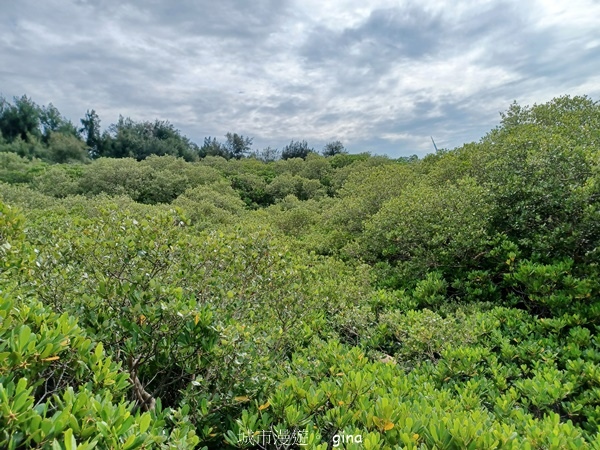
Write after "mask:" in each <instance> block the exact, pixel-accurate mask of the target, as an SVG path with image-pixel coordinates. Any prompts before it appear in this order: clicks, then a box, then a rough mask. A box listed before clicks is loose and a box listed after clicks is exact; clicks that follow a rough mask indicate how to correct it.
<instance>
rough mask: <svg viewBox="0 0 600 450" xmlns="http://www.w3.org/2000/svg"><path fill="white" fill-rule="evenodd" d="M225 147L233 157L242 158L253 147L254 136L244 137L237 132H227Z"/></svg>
mask: <svg viewBox="0 0 600 450" xmlns="http://www.w3.org/2000/svg"><path fill="white" fill-rule="evenodd" d="M225 137H226V138H227V141H226V142H225V148H226V150H227V152H228V153H229V155H230V157H231V158H235V159H241V158H243V157H244V156H246V155H247V154H248V153H250V148H251V147H252V138H249V137H244V136H242V135H241V134H237V133H227V134H226V135H225Z"/></svg>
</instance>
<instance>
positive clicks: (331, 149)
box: [322, 141, 348, 156]
mask: <svg viewBox="0 0 600 450" xmlns="http://www.w3.org/2000/svg"><path fill="white" fill-rule="evenodd" d="M322 153H323V156H335V155H339V154H340V153H348V152H347V151H346V148H345V147H344V144H342V143H341V142H340V141H332V142H328V143H327V144H325V147H323V152H322Z"/></svg>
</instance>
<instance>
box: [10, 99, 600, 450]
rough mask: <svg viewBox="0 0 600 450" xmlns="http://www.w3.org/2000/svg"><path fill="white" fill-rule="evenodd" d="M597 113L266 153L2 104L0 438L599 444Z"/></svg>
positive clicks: (112, 444)
mask: <svg viewBox="0 0 600 450" xmlns="http://www.w3.org/2000/svg"><path fill="white" fill-rule="evenodd" d="M598 111H599V109H598V104H597V103H594V102H593V101H591V100H590V99H589V98H587V97H573V98H571V97H561V98H558V99H555V100H553V101H551V102H549V103H547V104H544V105H534V106H533V107H521V106H518V105H516V104H515V105H513V106H511V107H510V109H509V110H508V111H507V113H505V114H504V115H503V117H502V122H501V124H500V126H499V127H498V128H496V129H495V130H492V131H491V132H490V133H489V134H488V135H486V136H485V137H484V138H483V139H482V140H481V141H480V142H478V143H471V144H468V145H465V146H463V147H461V148H458V149H455V150H445V151H442V152H437V153H436V154H435V155H430V156H427V157H426V158H424V159H422V160H416V159H415V158H401V159H398V160H392V159H389V158H386V157H374V156H370V155H369V154H361V155H348V154H344V153H337V151H336V150H335V149H334V150H333V151H332V153H337V154H334V155H332V156H328V157H324V156H320V155H317V154H315V153H311V152H308V153H306V152H304V151H303V150H302V148H304V150H306V149H307V148H308V147H307V146H306V145H305V144H306V143H303V142H302V141H301V142H298V143H294V142H292V144H290V146H288V148H286V149H284V153H286V156H285V157H284V158H283V159H280V160H273V159H274V158H272V154H271V153H270V152H267V154H266V155H265V156H264V157H263V156H260V155H258V154H257V155H255V156H254V157H250V158H245V157H241V156H242V155H244V154H245V152H246V151H247V150H248V148H249V146H250V140H249V139H248V138H244V137H243V136H238V135H236V134H230V135H228V143H226V144H221V143H219V142H218V141H216V140H215V139H210V138H209V139H207V140H206V141H205V145H204V146H203V148H202V149H195V148H194V146H193V145H191V143H189V141H187V140H186V139H185V138H184V137H182V136H181V135H180V134H179V132H177V131H176V130H174V128H173V127H172V126H171V125H170V124H169V123H163V122H156V123H152V122H145V123H136V122H133V121H131V120H129V119H121V120H120V122H119V124H117V125H116V126H115V127H113V129H112V131H111V132H105V133H100V130H99V118H98V117H97V115H95V113H94V112H93V111H91V112H88V114H86V117H85V118H84V119H83V120H82V125H83V128H82V130H81V132H82V133H83V135H84V138H85V139H86V142H85V144H84V143H83V142H82V141H79V140H78V139H79V138H78V136H77V135H78V131H77V130H74V127H73V126H72V124H70V122H68V121H67V120H66V119H64V118H63V117H62V116H61V115H60V114H59V113H58V111H57V110H56V108H54V107H53V106H52V105H49V106H48V107H37V106H36V105H35V104H34V103H33V102H31V101H30V100H29V99H27V98H23V99H18V101H17V100H15V104H9V103H7V102H6V101H3V102H2V106H1V108H0V119H1V120H0V125H1V126H2V127H4V128H0V129H1V130H2V135H1V136H2V137H1V138H0V150H1V151H0V163H1V164H0V197H1V199H2V202H4V203H0V430H1V431H0V447H2V448H15V449H16V448H52V449H58V448H82V449H85V448H194V447H195V446H197V445H198V446H203V448H251V447H253V445H252V442H251V441H252V439H254V438H256V437H257V436H264V435H265V433H271V434H273V433H279V434H284V433H288V435H289V434H290V433H292V434H294V433H295V436H296V437H299V436H302V439H303V441H304V443H306V444H307V447H308V448H314V449H325V448H331V447H332V446H333V447H335V446H338V445H339V446H343V447H345V448H363V447H364V448H368V449H392V448H405V449H424V448H430V449H432V448H440V449H441V448H444V449H464V448H470V449H484V448H485V449H488V448H489V449H495V448H505V449H546V448H573V449H575V448H577V449H579V448H583V449H586V448H591V449H599V448H600V434H599V433H598V427H599V426H600V394H599V392H600V390H599V389H600V339H598V338H597V333H598V327H600V305H599V304H598V301H597V300H598V296H599V295H600V285H599V283H598V275H599V271H598V267H599V264H600V250H599V248H600V228H599V227H600V225H599V224H600V203H599V199H600V157H599V155H600V153H599V149H598V142H599V140H598V138H599V137H600V136H599V134H598V133H599V131H598V130H600V127H599V126H598V125H599V124H600V120H599V118H600V113H599V112H598ZM19 121H21V122H19ZM5 130H6V133H5ZM238 141H239V142H238ZM63 144H64V145H63ZM67 144H68V145H67ZM238 144H239V145H238ZM332 144H335V143H332ZM336 145H337V144H336ZM332 146H333V145H332ZM292 147H294V148H292ZM296 147H298V148H296ZM235 149H238V150H235ZM298 149H300V150H302V152H301V153H302V154H297V155H296V154H291V153H290V151H291V150H294V151H295V150H298ZM71 150H73V151H72V152H71ZM87 151H90V152H91V156H92V157H93V158H97V157H98V156H101V155H112V156H119V157H120V159H111V158H98V159H94V161H93V162H91V163H88V164H81V163H78V164H74V163H72V161H75V160H79V162H83V160H84V154H85V152H87ZM7 152H8V153H7ZM186 152H191V153H186ZM194 152H195V153H194ZM159 154H160V155H163V156H158V155H159ZM18 155H21V156H18ZM36 155H37V156H41V157H42V158H43V159H45V162H41V161H40V160H39V159H35V158H34V157H35V156H36ZM78 155H79V156H78ZM128 155H131V156H134V157H135V158H126V157H124V156H128ZM190 155H191V156H190ZM198 155H199V156H202V157H203V159H202V160H197V161H196V156H198ZM211 155H212V156H211ZM219 155H221V156H219ZM293 156H299V157H293ZM237 157H239V159H237ZM136 159H139V161H138V160H136ZM53 160H54V161H53ZM192 160H193V161H192ZM55 161H69V162H65V163H59V164H52V165H49V164H48V162H55ZM9 205H10V206H9ZM16 207H19V208H21V210H22V212H23V213H22V214H23V215H21V213H20V212H19V211H18V210H17V209H16ZM244 437H246V439H245V438H244ZM254 447H256V445H254Z"/></svg>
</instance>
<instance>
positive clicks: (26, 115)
mask: <svg viewBox="0 0 600 450" xmlns="http://www.w3.org/2000/svg"><path fill="white" fill-rule="evenodd" d="M40 115H41V110H40V107H39V106H38V105H37V104H35V103H34V101H33V100H31V99H30V98H29V97H27V96H26V95H23V96H22V97H14V99H13V104H10V103H9V102H8V101H6V99H5V98H3V97H0V132H1V133H2V136H4V138H5V139H6V140H7V141H9V142H12V141H14V140H15V139H18V138H20V139H21V140H23V141H24V142H32V141H33V140H36V139H41V137H42V135H41V131H40Z"/></svg>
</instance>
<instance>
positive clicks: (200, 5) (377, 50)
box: [0, 0, 600, 157]
mask: <svg viewBox="0 0 600 450" xmlns="http://www.w3.org/2000/svg"><path fill="white" fill-rule="evenodd" d="M0 11H1V13H0V94H1V95H2V96H4V97H5V98H7V99H11V98H12V97H13V96H21V95H23V94H26V95H27V96H29V97H31V98H32V99H33V100H34V101H35V102H36V103H38V104H40V105H47V104H48V103H50V102H51V103H53V104H54V106H56V107H57V108H58V109H59V110H60V111H61V113H62V114H63V115H64V116H66V117H67V118H69V119H71V120H72V121H73V122H76V123H79V119H80V118H81V117H83V116H84V114H85V112H86V111H87V110H88V109H95V110H96V112H97V113H98V114H99V116H100V119H101V121H102V126H103V127H104V128H105V127H107V126H108V125H110V124H111V123H114V122H116V121H117V120H118V117H119V115H123V116H125V117H131V118H132V119H134V120H140V121H141V120H154V119H161V120H169V121H170V122H171V123H172V124H173V125H174V126H175V127H176V128H178V129H179V130H181V131H182V133H184V134H185V135H187V136H188V137H189V138H190V139H192V140H193V141H195V142H196V143H198V144H199V145H201V144H202V142H203V139H204V137H206V136H213V137H217V139H219V140H225V138H224V135H225V134H226V133H227V132H235V133H238V134H242V135H244V136H248V137H252V138H253V140H254V149H258V150H260V149H262V148H264V147H267V146H270V147H273V148H280V149H281V148H282V147H283V146H285V145H286V144H288V143H289V142H290V141H291V140H306V141H307V142H308V144H309V145H310V146H312V147H314V148H315V149H317V150H320V149H321V148H322V147H323V145H324V144H325V143H327V142H330V141H333V140H340V141H342V143H343V144H344V145H345V146H346V148H347V149H348V150H349V151H350V152H351V153H359V152H363V151H369V152H371V153H375V154H387V155H389V156H391V157H399V156H408V155H412V154H416V155H419V156H423V155H425V154H427V153H430V152H432V151H433V145H432V143H431V139H430V136H433V138H434V139H435V141H436V144H437V146H438V148H448V149H450V148H454V147H458V146H461V145H462V144H464V143H467V142H472V141H478V140H479V139H480V138H482V137H483V136H484V135H485V134H486V133H487V132H488V131H490V130H491V129H492V128H494V127H495V126H497V125H498V124H499V121H500V115H499V113H500V112H502V111H506V110H507V109H508V107H509V106H510V104H511V103H512V102H513V101H517V102H518V103H519V104H521V105H533V104H535V103H544V102H547V101H549V100H550V99H552V98H553V97H557V96H561V95H588V96H590V97H592V98H593V99H594V100H598V99H599V98H600V31H598V24H597V18H598V17H600V0H569V1H568V2H566V1H564V0H526V1H522V0H519V1H502V0H487V1H483V0H482V1H471V0H467V1H453V2H449V1H438V0H418V1H408V0H407V1H391V0H370V1H368V2H367V1H364V0H298V1H295V0H252V1H250V0H247V1H246V0H211V1H208V0H179V1H178V0H170V1H167V0H138V1H126V0H43V1H40V0H0Z"/></svg>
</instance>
